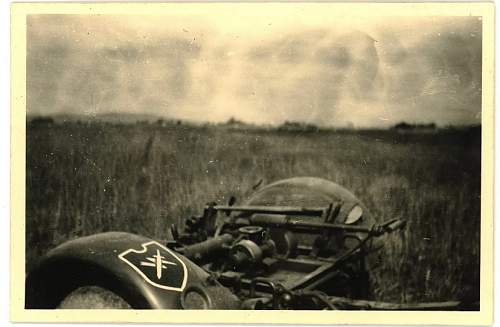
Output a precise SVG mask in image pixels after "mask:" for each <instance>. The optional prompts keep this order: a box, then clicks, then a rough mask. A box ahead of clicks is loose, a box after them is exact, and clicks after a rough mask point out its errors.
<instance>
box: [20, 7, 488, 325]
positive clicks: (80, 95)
mask: <svg viewBox="0 0 500 327" xmlns="http://www.w3.org/2000/svg"><path fill="white" fill-rule="evenodd" d="M179 6H180V7H182V6H181V5H179ZM185 6H189V4H188V5H185ZM191 6H195V4H191ZM261 6H262V8H263V9H264V8H265V4H261ZM283 6H291V4H288V5H285V4H283ZM174 7H175V6H174ZM273 8H276V7H273ZM329 8H330V7H329ZM353 14H354V12H353ZM257 17H259V18H257ZM482 101H484V100H483V17H482V16H475V15H471V16H458V15H450V16H443V15H440V16H434V15H427V16H421V15H420V16H397V15H396V16H390V17H387V16H383V15H380V16H376V15H371V16H369V17H362V16H355V15H354V16H352V17H345V16H344V17H335V16H332V17H329V16H328V15H327V14H323V15H320V16H311V15H307V14H300V12H299V11H297V12H295V14H294V15H292V14H290V13H289V14H287V15H284V14H280V12H279V10H270V11H268V12H265V14H263V15H262V16H258V15H256V13H254V12H251V13H245V11H244V10H236V11H235V12H234V15H229V14H224V15H223V14H221V15H209V14H203V11H196V10H193V11H189V10H173V11H172V12H168V11H162V12H161V13H158V14H151V15H146V14H140V13H136V14H134V13H127V14H126V15H125V14H120V15H118V14H112V13H104V14H29V15H27V16H26V179H25V187H26V191H25V192H26V202H25V210H26V211H25V214H26V216H25V262H24V265H25V271H26V278H25V280H24V285H25V291H24V294H23V296H24V309H28V310H31V309H177V310H186V309H187V310H193V309H195V310H199V309H210V310H308V311H311V310H313V311H316V310H318V311H319V310H321V311H322V310H343V311H346V310H347V311H352V310H363V311H367V310H385V311H449V312H452V311H466V312H478V311H480V310H481V309H482V305H483V304H484V303H482V302H481V298H482V297H481V261H480V257H481V236H482V235H481V226H482V218H481V217H482V216H481V215H482V210H483V207H482V203H481V198H482V188H481V181H482V176H483V175H482V170H481V167H482V166H481V165H482V145H484V138H483V137H482V135H483V134H482V133H483V128H482V118H483V114H484V111H483V109H482V105H483V103H482ZM483 223H484V222H483ZM63 311H64V310H63ZM123 312H126V311H123ZM82 321H85V319H83V318H82ZM241 322H243V321H241ZM373 323H376V321H373Z"/></svg>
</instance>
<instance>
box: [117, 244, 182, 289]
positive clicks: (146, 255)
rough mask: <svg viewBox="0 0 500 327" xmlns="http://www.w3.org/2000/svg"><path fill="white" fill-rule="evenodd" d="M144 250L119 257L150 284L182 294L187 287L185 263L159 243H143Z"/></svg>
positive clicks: (127, 251)
mask: <svg viewBox="0 0 500 327" xmlns="http://www.w3.org/2000/svg"><path fill="white" fill-rule="evenodd" d="M141 246H142V249H140V250H134V249H128V250H126V251H124V252H122V253H121V254H120V255H118V257H119V258H120V259H121V260H122V261H124V262H125V263H126V264H128V265H129V266H130V267H132V268H133V269H134V270H135V271H136V272H137V273H138V274H139V275H141V277H142V278H143V279H144V280H145V281H146V282H147V283H149V284H151V285H153V286H155V287H158V288H162V289H165V290H169V291H177V292H182V290H184V287H186V282H187V275H188V273H187V268H186V265H185V264H184V262H182V260H181V259H180V258H179V257H178V256H177V255H175V253H174V252H173V251H171V250H169V249H168V248H167V247H165V246H163V245H161V244H160V243H158V242H155V241H151V242H147V243H143V244H142V245H141Z"/></svg>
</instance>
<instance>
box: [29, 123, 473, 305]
mask: <svg viewBox="0 0 500 327" xmlns="http://www.w3.org/2000/svg"><path fill="white" fill-rule="evenodd" d="M480 155H481V152H480V129H479V128H477V129H474V130H446V131H440V132H435V133H426V134H400V133H396V132H394V131H357V132H355V131H338V132H321V131H320V132H310V133H296V132H294V133H292V132H286V131H275V130H274V131H264V130H260V131H259V130H251V131H241V130H227V129H223V128H221V127H210V126H206V127H195V126H188V125H176V124H172V125H168V126H163V127H162V126H159V125H147V124H130V125H111V124H103V123H93V124H77V123H64V124H39V125H36V124H29V125H28V131H27V167H26V174H27V176H26V183H27V184H26V186H27V203H26V209H27V216H26V242H27V244H26V248H27V252H26V256H27V268H28V269H29V267H30V266H31V265H32V264H33V263H34V262H35V261H36V259H37V258H39V257H40V256H41V255H42V254H43V253H44V252H46V251H47V250H48V249H50V248H52V247H54V246H55V245H57V244H60V243H61V242H63V241H65V240H68V239H72V238H75V237H78V236H83V235H88V234H93V233H96V232H102V231H110V230H121V231H129V232H133V233H139V234H143V235H147V236H150V237H152V238H156V239H160V240H162V239H166V238H167V235H168V232H167V231H168V227H169V225H170V224H171V223H173V222H178V221H179V220H180V219H184V218H187V217H189V216H191V215H193V214H198V213H199V212H200V210H201V209H202V207H203V205H204V204H205V203H206V202H209V201H216V202H219V203H225V202H227V199H228V198H229V196H231V195H235V196H236V197H237V198H239V199H242V198H244V197H245V196H248V195H249V194H250V193H251V189H252V185H254V184H255V183H256V182H258V181H259V180H260V179H263V180H264V182H265V183H270V182H272V181H275V180H278V179H282V178H287V177H293V176H315V177H322V178H326V179H329V180H332V181H334V182H337V183H339V184H341V185H343V186H345V187H346V188H347V189H349V190H351V191H352V192H353V193H354V194H356V195H357V196H358V197H359V198H360V199H361V200H362V201H363V202H364V203H365V205H366V206H367V207H368V208H370V209H371V211H372V213H373V214H374V215H375V216H376V217H377V218H378V219H379V220H385V219H388V218H393V217H396V218H406V219H408V225H407V229H406V230H405V231H404V232H403V233H400V234H398V235H393V236H390V237H389V238H387V240H386V247H385V250H384V251H385V253H384V258H385V259H386V260H385V261H384V262H383V263H382V266H381V269H380V270H378V271H377V273H376V274H375V276H374V279H375V297H376V299H378V300H385V301H398V302H399V301H402V302H412V301H439V300H450V299H458V298H461V297H463V296H464V294H466V293H467V294H468V293H470V292H471V291H472V293H474V292H473V291H474V290H477V289H478V288H479V267H480V264H479V253H480V244H479V241H480V234H479V233H480V170H481V169H480V168H481V166H480V162H481V157H480ZM477 292H478V291H477Z"/></svg>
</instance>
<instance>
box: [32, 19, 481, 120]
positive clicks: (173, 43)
mask: <svg viewBox="0 0 500 327" xmlns="http://www.w3.org/2000/svg"><path fill="white" fill-rule="evenodd" d="M216 25H217V24H215V23H211V22H210V21H209V20H205V21H201V20H200V21H196V22H194V20H192V21H190V20H189V19H186V18H182V19H181V18H180V17H178V18H176V17H173V18H172V17H170V19H168V20H167V19H166V18H163V17H153V18H150V17H142V16H137V17H136V16H132V17H127V18H123V17H119V16H73V15H37V16H30V17H29V18H28V54H27V68H28V74H27V93H28V94H27V95H28V112H31V113H49V114H50V113H56V112H77V113H82V112H85V113H88V114H95V113H98V112H110V111H114V112H142V113H156V114H159V115H163V116H165V117H171V118H175V119H192V120H199V121H225V120H227V119H229V118H230V117H233V116H234V117H236V118H239V119H242V120H245V121H249V122H255V123H273V124H279V123H281V122H283V121H285V120H292V121H306V122H311V123H316V124H321V125H323V124H325V125H346V124H350V123H353V124H355V125H357V126H383V125H389V124H393V123H396V122H399V121H401V120H406V121H410V122H412V121H416V122H431V121H432V122H436V123H438V124H449V123H451V124H469V123H477V122H479V119H480V108H481V102H480V99H481V21H479V20H478V19H477V18H475V17H454V18H451V17H449V18H446V17H444V18H435V17H429V18H414V19H413V20H412V19H411V18H405V19H400V20H398V19H394V20H391V21H388V22H385V21H377V22H373V23H370V24H364V25H363V26H361V25H359V26H350V27H346V26H345V25H343V26H340V25H338V26H336V25H328V24H319V23H318V24H317V26H308V27H300V28H297V27H292V25H286V24H284V23H283V24H282V26H284V27H283V28H282V29H281V30H279V31H278V30H268V29H264V30H263V32H261V33H260V34H259V33H257V32H255V31H253V34H251V35H250V34H248V35H244V34H242V31H238V33H232V34H231V33H229V32H227V31H225V30H223V29H221V28H220V27H217V26H216ZM266 28H267V26H266ZM256 30H257V28H256Z"/></svg>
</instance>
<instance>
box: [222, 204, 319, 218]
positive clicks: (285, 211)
mask: <svg viewBox="0 0 500 327" xmlns="http://www.w3.org/2000/svg"><path fill="white" fill-rule="evenodd" d="M213 209H215V210H217V211H224V212H233V211H234V212H245V213H252V214H255V213H260V214H271V215H290V216H294V215H295V216H311V217H321V216H323V215H324V213H325V212H326V210H328V208H325V207H310V208H301V207H269V206H241V207H240V206H222V205H218V206H214V207H213Z"/></svg>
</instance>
